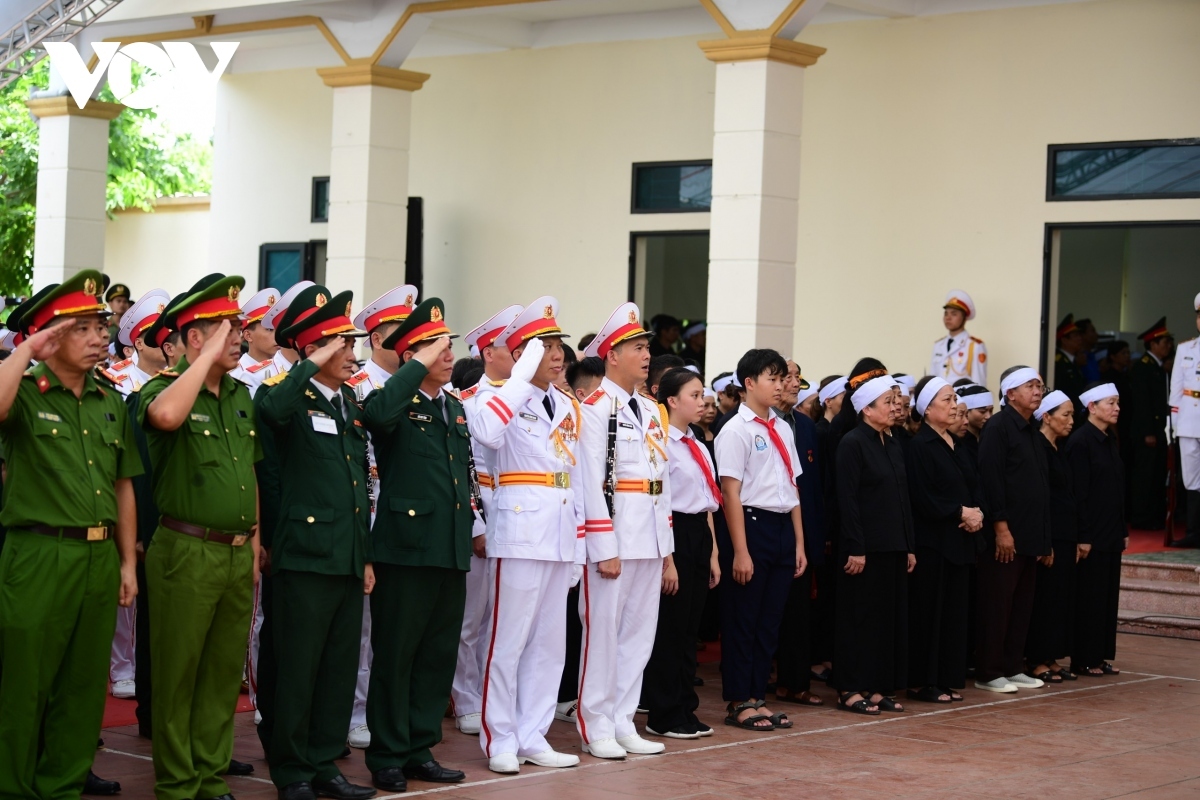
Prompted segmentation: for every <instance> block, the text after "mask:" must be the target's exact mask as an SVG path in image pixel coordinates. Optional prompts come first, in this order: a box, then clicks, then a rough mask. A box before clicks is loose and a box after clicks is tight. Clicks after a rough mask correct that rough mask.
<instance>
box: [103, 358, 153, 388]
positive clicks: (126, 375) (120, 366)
mask: <svg viewBox="0 0 1200 800" xmlns="http://www.w3.org/2000/svg"><path fill="white" fill-rule="evenodd" d="M104 372H105V374H106V375H107V377H108V379H109V380H111V381H112V382H113V385H114V386H116V387H117V391H118V392H120V393H121V394H122V395H123V396H125V397H128V396H129V395H131V394H133V393H134V392H136V391H137V390H138V389H141V388H142V384H144V383H145V382H146V381H148V380H150V378H151V377H152V376H151V375H147V374H146V373H145V372H143V371H142V369H141V367H139V366H138V361H137V356H133V357H131V358H127V359H125V360H124V361H118V362H117V363H115V364H113V365H112V366H111V367H109V368H108V369H106V370H105V371H104Z"/></svg>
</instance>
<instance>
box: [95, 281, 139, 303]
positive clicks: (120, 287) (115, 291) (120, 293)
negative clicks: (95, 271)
mask: <svg viewBox="0 0 1200 800" xmlns="http://www.w3.org/2000/svg"><path fill="white" fill-rule="evenodd" d="M101 277H103V276H101ZM114 297H124V298H125V299H126V300H131V299H133V293H132V292H130V291H129V287H128V286H126V285H125V284H123V283H114V284H113V285H112V286H111V287H109V288H108V289H107V290H106V291H105V292H104V302H106V303H108V302H111V301H112V299H113V298H114Z"/></svg>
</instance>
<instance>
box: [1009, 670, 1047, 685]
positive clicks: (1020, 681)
mask: <svg viewBox="0 0 1200 800" xmlns="http://www.w3.org/2000/svg"><path fill="white" fill-rule="evenodd" d="M1008 682H1009V683H1011V684H1012V685H1013V686H1016V687H1017V688H1018V689H1040V688H1042V687H1043V686H1045V685H1046V682H1045V681H1043V680H1041V679H1040V678H1031V677H1029V676H1028V675H1026V674H1025V673H1024V672H1021V673H1019V674H1017V675H1010V676H1009V677H1008Z"/></svg>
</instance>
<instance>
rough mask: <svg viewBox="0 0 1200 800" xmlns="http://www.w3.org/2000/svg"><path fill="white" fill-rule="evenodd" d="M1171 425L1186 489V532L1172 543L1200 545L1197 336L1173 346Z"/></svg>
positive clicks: (1199, 315)
mask: <svg viewBox="0 0 1200 800" xmlns="http://www.w3.org/2000/svg"><path fill="white" fill-rule="evenodd" d="M1194 305H1195V307H1196V328H1197V330H1200V294H1198V295H1196V299H1195V302H1194ZM1170 406H1171V427H1172V428H1174V429H1175V437H1176V438H1177V439H1179V466H1180V467H1181V471H1182V473H1183V486H1184V488H1185V489H1187V492H1188V496H1187V535H1185V536H1184V538H1183V539H1182V540H1181V541H1178V542H1176V543H1175V544H1176V545H1177V546H1179V547H1200V338H1195V339H1188V340H1187V341H1186V342H1183V343H1181V344H1179V345H1178V346H1176V348H1175V366H1173V367H1172V368H1171V395H1170Z"/></svg>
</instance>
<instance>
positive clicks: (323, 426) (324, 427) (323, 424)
mask: <svg viewBox="0 0 1200 800" xmlns="http://www.w3.org/2000/svg"><path fill="white" fill-rule="evenodd" d="M309 419H311V420H312V426H313V430H314V431H316V432H317V433H337V423H336V422H334V421H333V418H332V417H327V416H325V415H324V414H321V415H317V414H313V415H312V416H311V417H309Z"/></svg>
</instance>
